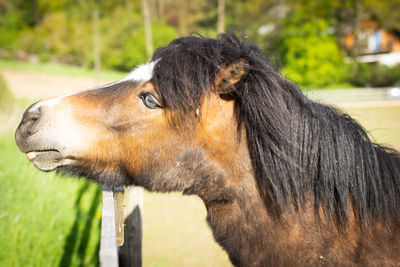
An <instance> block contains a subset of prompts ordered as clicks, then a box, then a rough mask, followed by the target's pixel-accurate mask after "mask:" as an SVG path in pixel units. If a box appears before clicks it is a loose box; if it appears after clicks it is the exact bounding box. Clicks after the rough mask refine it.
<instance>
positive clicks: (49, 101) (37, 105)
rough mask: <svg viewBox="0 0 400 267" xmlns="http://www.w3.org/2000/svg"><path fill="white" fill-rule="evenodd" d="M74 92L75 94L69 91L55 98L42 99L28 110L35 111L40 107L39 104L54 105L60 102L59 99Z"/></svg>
mask: <svg viewBox="0 0 400 267" xmlns="http://www.w3.org/2000/svg"><path fill="white" fill-rule="evenodd" d="M74 94H77V93H70V94H66V95H62V96H58V97H55V98H51V99H49V100H42V101H40V102H38V103H36V105H34V106H32V107H31V109H30V111H35V110H36V109H38V108H40V107H41V106H46V107H54V106H55V105H57V104H58V103H60V101H61V99H63V98H65V97H67V96H71V95H74Z"/></svg>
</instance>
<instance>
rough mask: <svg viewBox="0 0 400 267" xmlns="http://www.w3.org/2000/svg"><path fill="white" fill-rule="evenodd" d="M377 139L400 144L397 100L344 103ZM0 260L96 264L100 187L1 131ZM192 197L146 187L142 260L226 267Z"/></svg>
mask: <svg viewBox="0 0 400 267" xmlns="http://www.w3.org/2000/svg"><path fill="white" fill-rule="evenodd" d="M347 111H348V112H349V113H350V114H352V115H354V117H355V118H356V119H357V120H359V121H360V122H361V123H363V125H365V126H366V128H367V129H369V130H370V132H371V134H372V135H373V136H374V138H375V140H376V141H377V142H382V143H387V144H391V145H393V146H394V147H396V148H397V149H400V119H399V118H400V107H382V108H370V109H366V108H363V109H347ZM0 152H1V157H0V233H1V234H0V266H10V267H11V266H96V265H97V264H98V261H97V253H98V241H99V227H100V217H101V214H100V207H101V204H100V203H101V192H100V190H99V187H98V186H96V185H94V184H87V183H86V182H84V181H79V180H76V179H70V178H63V177H59V176H57V175H55V174H53V173H42V172H39V171H37V170H36V169H35V168H34V167H32V166H31V165H30V164H29V163H28V161H27V159H26V158H25V155H23V154H22V153H20V152H19V151H18V149H17V147H16V145H15V142H14V137H13V132H11V131H10V132H8V133H7V134H6V135H3V136H2V137H0ZM205 217H206V211H205V208H204V206H203V204H202V203H201V201H200V200H199V199H198V198H196V197H183V196H181V195H180V194H150V193H146V194H145V204H144V216H143V221H144V226H143V228H144V237H143V262H144V266H230V263H229V261H228V258H227V256H226V254H225V253H224V252H223V251H222V249H221V248H220V247H219V246H218V245H217V244H216V243H215V242H214V241H213V238H212V235H211V231H210V230H209V229H208V227H207V225H206V223H205Z"/></svg>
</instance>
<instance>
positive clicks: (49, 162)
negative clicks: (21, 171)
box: [26, 149, 63, 171]
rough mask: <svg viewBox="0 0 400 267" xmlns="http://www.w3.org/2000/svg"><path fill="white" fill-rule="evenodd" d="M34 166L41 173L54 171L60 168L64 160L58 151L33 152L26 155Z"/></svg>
mask: <svg viewBox="0 0 400 267" xmlns="http://www.w3.org/2000/svg"><path fill="white" fill-rule="evenodd" d="M26 156H27V158H28V159H29V160H30V161H31V162H32V164H33V165H34V166H35V167H36V168H38V169H39V170H41V171H52V170H54V169H56V168H57V167H58V166H60V164H61V161H62V159H63V156H62V154H61V153H60V151H58V150H56V149H46V150H32V151H29V152H27V153H26Z"/></svg>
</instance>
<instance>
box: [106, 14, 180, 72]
mask: <svg viewBox="0 0 400 267" xmlns="http://www.w3.org/2000/svg"><path fill="white" fill-rule="evenodd" d="M115 21H118V22H119V23H117V24H116V23H115ZM102 30H103V32H102V36H104V37H103V40H102V41H103V43H102V63H103V64H104V65H105V66H107V67H110V68H113V69H117V70H125V71H126V70H130V69H131V68H132V67H134V66H136V65H139V64H142V63H144V62H146V61H147V60H148V59H146V47H145V35H144V26H143V24H142V18H141V17H140V15H139V14H132V13H131V12H130V11H129V10H126V9H123V8H120V9H116V10H115V12H114V13H113V16H112V17H110V18H105V19H104V20H103V21H102ZM152 32H153V46H154V47H159V46H163V45H167V44H168V43H169V42H170V41H171V40H173V39H175V38H176V37H177V36H178V34H177V32H176V30H175V29H174V28H173V27H171V26H169V25H168V24H167V23H166V22H164V21H161V20H159V21H154V22H153V23H152Z"/></svg>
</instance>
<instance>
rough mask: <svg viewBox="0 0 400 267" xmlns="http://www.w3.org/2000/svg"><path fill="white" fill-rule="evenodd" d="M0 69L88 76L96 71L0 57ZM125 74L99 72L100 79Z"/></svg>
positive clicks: (118, 77)
mask: <svg viewBox="0 0 400 267" xmlns="http://www.w3.org/2000/svg"><path fill="white" fill-rule="evenodd" d="M0 69H10V70H23V71H38V72H46V73H52V74H61V75H68V76H78V77H88V78H96V73H95V72H94V70H92V69H87V68H84V67H78V66H72V65H64V64H57V63H39V64H34V63H28V62H22V61H15V60H5V59H0ZM126 75H127V73H126V72H120V71H114V70H102V71H101V73H100V79H101V80H110V81H114V80H120V79H122V78H123V77H125V76H126Z"/></svg>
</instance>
